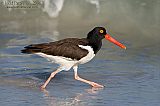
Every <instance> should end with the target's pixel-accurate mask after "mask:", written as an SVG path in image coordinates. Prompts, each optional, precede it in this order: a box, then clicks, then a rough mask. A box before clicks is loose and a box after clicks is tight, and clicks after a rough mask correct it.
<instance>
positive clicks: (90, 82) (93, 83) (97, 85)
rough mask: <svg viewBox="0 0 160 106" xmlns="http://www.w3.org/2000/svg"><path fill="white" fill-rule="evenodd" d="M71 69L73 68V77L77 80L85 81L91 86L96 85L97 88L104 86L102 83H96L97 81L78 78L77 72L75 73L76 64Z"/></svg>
mask: <svg viewBox="0 0 160 106" xmlns="http://www.w3.org/2000/svg"><path fill="white" fill-rule="evenodd" d="M73 69H74V77H75V79H76V80H79V81H82V82H85V83H87V84H90V85H91V86H92V87H96V88H97V87H98V88H103V87H104V86H103V85H100V84H97V83H95V82H92V81H88V80H86V79H83V78H80V77H79V76H78V73H77V69H78V66H77V65H76V66H74V67H73Z"/></svg>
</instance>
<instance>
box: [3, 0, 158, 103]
mask: <svg viewBox="0 0 160 106" xmlns="http://www.w3.org/2000/svg"><path fill="white" fill-rule="evenodd" d="M91 1H94V0H82V1H80V0H79V1H78V0H77V1H73V0H66V1H63V0H62V1H61V2H62V3H59V4H58V6H59V8H61V7H60V6H62V9H61V10H60V11H58V14H57V13H56V12H53V13H51V12H52V11H49V10H50V9H51V10H52V9H54V8H51V7H49V6H48V7H47V5H46V8H47V9H49V10H48V11H47V9H46V8H45V11H43V9H33V10H30V9H11V10H10V9H6V8H5V7H3V6H2V7H0V8H1V10H0V12H1V16H0V94H1V96H0V105H1V106H3V105H4V106H28V105H29V106H35V105H39V106H157V105H159V104H160V99H159V98H160V66H159V63H160V45H159V39H160V37H159V30H160V14H159V9H160V2H159V0H153V1H152V0H150V1H149V0H148V1H146V0H137V1H136V0H135V1H133V0H119V1H113V0H99V1H98V0H95V1H96V2H94V3H93V2H91ZM53 3H55V4H56V0H54V2H53ZM62 4H63V5H62ZM82 7H83V8H82ZM71 10H72V11H71ZM55 11H56V10H55ZM54 13H55V14H56V15H53V14H54ZM71 16H72V17H71ZM95 26H104V27H106V28H108V31H109V33H110V34H111V35H112V36H113V37H114V38H116V39H118V40H119V41H121V42H122V43H124V44H125V45H126V46H127V50H121V49H120V48H118V47H116V46H114V45H113V44H111V43H109V42H108V41H103V47H102V49H101V50H100V51H99V53H98V54H97V55H96V57H95V58H94V59H93V60H92V61H91V62H89V63H87V64H84V65H80V66H79V69H78V72H79V74H80V76H82V77H83V78H86V79H89V80H92V81H95V82H98V83H100V84H103V85H105V88H104V89H95V88H91V87H90V86H89V85H87V84H84V83H82V82H79V81H76V80H74V78H73V70H70V71H62V72H60V73H58V74H57V75H56V76H55V78H54V79H53V80H52V81H51V82H50V83H49V85H48V86H47V89H46V91H41V90H40V89H39V86H40V85H41V84H42V83H43V82H44V81H45V80H46V79H47V78H48V76H49V75H50V73H51V72H52V71H53V70H55V69H56V68H57V65H56V64H53V63H51V62H49V61H47V60H46V59H44V58H41V57H39V56H36V55H26V54H21V53H20V50H21V49H23V47H24V46H25V45H28V44H31V43H42V42H48V41H56V40H59V39H63V38H66V37H85V36H86V34H87V32H88V31H89V30H91V29H92V28H93V27H95Z"/></svg>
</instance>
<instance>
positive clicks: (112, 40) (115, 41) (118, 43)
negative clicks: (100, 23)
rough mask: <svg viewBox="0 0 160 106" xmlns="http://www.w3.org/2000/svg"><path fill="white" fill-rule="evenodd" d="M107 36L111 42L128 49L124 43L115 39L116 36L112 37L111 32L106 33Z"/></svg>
mask: <svg viewBox="0 0 160 106" xmlns="http://www.w3.org/2000/svg"><path fill="white" fill-rule="evenodd" d="M105 38H106V39H107V40H109V41H110V42H112V43H114V44H116V45H117V46H119V47H121V48H123V49H126V46H124V45H123V44H121V43H120V42H118V41H117V40H115V39H114V38H112V37H111V36H110V35H109V34H106V35H105Z"/></svg>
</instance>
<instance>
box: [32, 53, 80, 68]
mask: <svg viewBox="0 0 160 106" xmlns="http://www.w3.org/2000/svg"><path fill="white" fill-rule="evenodd" d="M35 54H37V55H39V56H41V57H44V58H46V59H47V60H49V61H51V62H53V63H57V64H59V65H60V67H61V69H62V70H66V71H68V70H70V69H71V67H72V66H73V65H75V64H76V63H77V62H78V61H77V60H72V59H71V58H66V57H62V56H52V55H46V54H44V53H35Z"/></svg>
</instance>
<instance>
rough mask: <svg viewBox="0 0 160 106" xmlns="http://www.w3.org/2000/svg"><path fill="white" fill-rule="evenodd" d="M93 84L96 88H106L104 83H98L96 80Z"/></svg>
mask: <svg viewBox="0 0 160 106" xmlns="http://www.w3.org/2000/svg"><path fill="white" fill-rule="evenodd" d="M91 85H92V87H95V88H104V86H103V85H100V84H97V83H95V82H92V83H91Z"/></svg>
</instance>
